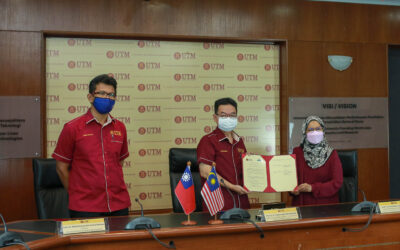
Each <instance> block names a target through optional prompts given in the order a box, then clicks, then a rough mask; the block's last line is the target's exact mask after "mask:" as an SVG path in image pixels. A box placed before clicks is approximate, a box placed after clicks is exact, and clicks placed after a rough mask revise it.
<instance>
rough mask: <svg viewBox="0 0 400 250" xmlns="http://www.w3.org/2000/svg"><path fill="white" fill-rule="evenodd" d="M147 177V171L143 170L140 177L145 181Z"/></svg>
mask: <svg viewBox="0 0 400 250" xmlns="http://www.w3.org/2000/svg"><path fill="white" fill-rule="evenodd" d="M146 175H147V174H146V171H143V170H142V171H140V172H139V177H140V178H142V179H143V178H146Z"/></svg>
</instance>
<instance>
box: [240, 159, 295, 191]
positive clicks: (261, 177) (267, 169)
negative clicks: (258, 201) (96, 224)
mask: <svg viewBox="0 0 400 250" xmlns="http://www.w3.org/2000/svg"><path fill="white" fill-rule="evenodd" d="M242 159H243V183H244V188H245V189H246V190H248V191H253V192H266V193H273V192H286V191H292V190H293V189H294V188H295V187H297V172H296V156H295V155H277V156H264V155H248V154H243V155H242Z"/></svg>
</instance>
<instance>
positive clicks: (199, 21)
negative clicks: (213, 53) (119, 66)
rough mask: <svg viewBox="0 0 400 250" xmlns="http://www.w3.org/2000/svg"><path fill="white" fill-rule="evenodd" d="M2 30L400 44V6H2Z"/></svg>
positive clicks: (27, 2)
mask: <svg viewBox="0 0 400 250" xmlns="http://www.w3.org/2000/svg"><path fill="white" fill-rule="evenodd" d="M0 7H1V8H0V30H19V31H21V30H23V31H41V30H62V31H75V32H105V33H115V32H117V33H128V34H132V33H136V34H153V35H164V34H169V35H184V36H217V37H246V38H249V37H252V38H258V39H262V38H274V39H288V40H303V41H341V42H373V43H386V42H390V43H400V36H399V35H398V33H399V30H400V18H398V17H399V15H400V7H393V6H382V5H381V6H379V5H360V4H345V3H321V2H311V1H299V0H268V1H264V0H246V1H242V0H218V1H215V0H202V1H198V0H150V1H144V0H69V1H52V0H35V1H31V0H20V1H13V0H2V1H0Z"/></svg>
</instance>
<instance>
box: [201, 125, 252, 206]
mask: <svg viewBox="0 0 400 250" xmlns="http://www.w3.org/2000/svg"><path fill="white" fill-rule="evenodd" d="M242 153H246V147H245V146H244V143H243V140H242V139H240V137H239V136H238V135H237V134H236V133H235V132H233V143H232V144H231V143H230V142H229V140H228V138H227V137H226V136H225V134H224V133H223V132H222V130H220V129H219V128H216V129H215V130H214V131H213V132H211V133H210V134H208V135H205V136H203V138H201V140H200V143H199V145H198V146H197V161H198V163H199V164H200V163H204V164H207V165H212V163H213V162H215V163H216V171H217V173H218V174H219V175H220V176H222V177H223V178H224V179H225V180H227V181H229V182H230V183H232V184H233V185H240V186H243V165H242ZM205 181H206V179H204V178H202V183H203V184H204V182H205ZM221 190H222V194H223V196H224V208H223V209H222V210H228V209H231V208H233V199H232V196H231V195H230V194H229V192H228V191H227V189H226V188H225V187H222V186H221ZM231 192H232V193H233V197H234V199H235V202H236V207H240V208H244V209H248V208H250V203H249V199H248V197H247V195H239V194H238V193H236V192H234V191H231ZM203 210H204V211H207V206H206V205H205V203H204V201H203Z"/></svg>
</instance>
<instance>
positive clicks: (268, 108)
mask: <svg viewBox="0 0 400 250" xmlns="http://www.w3.org/2000/svg"><path fill="white" fill-rule="evenodd" d="M279 109H280V108H279V105H270V104H267V105H265V111H267V112H269V111H279Z"/></svg>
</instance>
